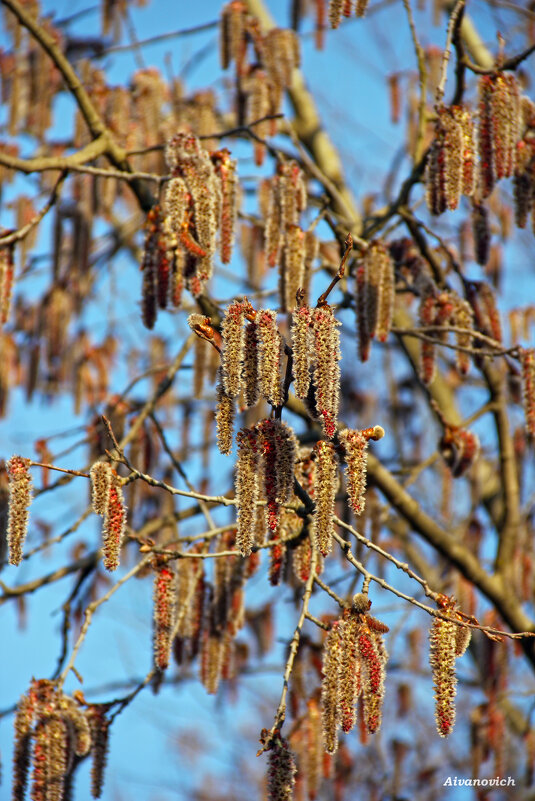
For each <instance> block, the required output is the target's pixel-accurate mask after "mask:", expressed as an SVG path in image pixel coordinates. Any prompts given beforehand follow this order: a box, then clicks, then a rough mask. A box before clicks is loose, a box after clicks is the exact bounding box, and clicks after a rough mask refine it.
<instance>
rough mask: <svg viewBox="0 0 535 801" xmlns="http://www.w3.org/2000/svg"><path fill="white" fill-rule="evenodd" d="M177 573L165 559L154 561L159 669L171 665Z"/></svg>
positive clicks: (156, 643) (155, 642)
mask: <svg viewBox="0 0 535 801" xmlns="http://www.w3.org/2000/svg"><path fill="white" fill-rule="evenodd" d="M176 595H177V590H176V573H175V571H174V570H173V568H172V567H171V566H170V564H169V563H168V562H167V561H166V560H165V559H158V558H156V559H155V563H154V603H153V623H154V664H155V666H156V668H157V669H158V670H165V668H166V667H167V666H168V665H169V657H170V654H171V646H172V638H171V635H172V633H173V627H174V624H175V613H176V607H175V603H176Z"/></svg>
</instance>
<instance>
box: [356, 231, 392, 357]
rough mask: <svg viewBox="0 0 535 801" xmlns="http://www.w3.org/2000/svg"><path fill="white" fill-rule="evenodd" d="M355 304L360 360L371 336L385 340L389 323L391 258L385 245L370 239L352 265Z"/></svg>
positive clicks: (365, 355)
mask: <svg viewBox="0 0 535 801" xmlns="http://www.w3.org/2000/svg"><path fill="white" fill-rule="evenodd" d="M355 291H356V306H357V328H358V338H359V357H360V360H361V361H363V362H365V361H367V359H368V357H369V354H370V344H371V340H372V339H373V338H374V337H375V336H377V339H378V340H379V341H380V342H385V341H386V339H387V337H388V334H389V332H390V327H391V325H392V315H393V313H394V296H395V274H394V262H393V260H392V258H391V256H390V253H389V251H388V248H387V247H386V245H385V244H384V243H383V242H381V241H378V240H374V241H372V242H370V244H369V247H368V248H367V250H366V251H365V253H364V254H363V255H362V258H361V260H360V262H359V264H358V265H357V269H356V287H355Z"/></svg>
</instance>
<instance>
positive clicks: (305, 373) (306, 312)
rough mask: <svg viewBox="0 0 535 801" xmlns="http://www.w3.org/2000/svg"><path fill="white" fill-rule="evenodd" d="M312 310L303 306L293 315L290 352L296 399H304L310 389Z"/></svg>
mask: <svg viewBox="0 0 535 801" xmlns="http://www.w3.org/2000/svg"><path fill="white" fill-rule="evenodd" d="M311 320H312V310H311V309H310V306H306V305H303V306H301V307H300V308H298V309H296V311H295V312H294V314H293V324H292V350H293V375H294V389H295V394H296V395H297V397H298V398H306V396H307V394H308V389H309V387H310V368H311V364H312V332H311Z"/></svg>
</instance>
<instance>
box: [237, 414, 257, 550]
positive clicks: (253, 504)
mask: <svg viewBox="0 0 535 801" xmlns="http://www.w3.org/2000/svg"><path fill="white" fill-rule="evenodd" d="M236 441H237V443H238V462H237V465H236V506H237V508H238V531H237V533H236V547H237V548H238V550H239V551H240V553H241V555H242V556H249V554H250V553H251V550H252V547H253V544H254V534H255V529H256V517H257V514H258V506H257V502H258V497H259V481H258V468H259V456H260V454H259V447H258V441H257V432H256V431H255V430H254V429H250V428H242V429H241V430H240V431H238V434H237V437H236Z"/></svg>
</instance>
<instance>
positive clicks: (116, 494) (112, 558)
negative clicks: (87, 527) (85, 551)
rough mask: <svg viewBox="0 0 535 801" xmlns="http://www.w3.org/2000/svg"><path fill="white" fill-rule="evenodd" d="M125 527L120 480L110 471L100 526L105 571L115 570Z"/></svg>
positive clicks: (124, 510) (124, 511)
mask: <svg viewBox="0 0 535 801" xmlns="http://www.w3.org/2000/svg"><path fill="white" fill-rule="evenodd" d="M125 526H126V508H125V505H124V497H123V490H122V487H121V480H120V478H119V476H118V475H117V473H116V472H115V471H114V470H112V475H111V481H110V487H109V490H108V503H107V505H106V512H105V514H104V524H103V526H102V552H103V556H104V567H105V568H106V570H110V571H113V570H117V568H118V567H119V558H120V553H121V545H122V542H123V537H124V531H125Z"/></svg>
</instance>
